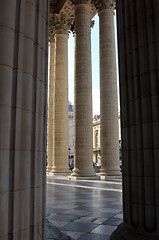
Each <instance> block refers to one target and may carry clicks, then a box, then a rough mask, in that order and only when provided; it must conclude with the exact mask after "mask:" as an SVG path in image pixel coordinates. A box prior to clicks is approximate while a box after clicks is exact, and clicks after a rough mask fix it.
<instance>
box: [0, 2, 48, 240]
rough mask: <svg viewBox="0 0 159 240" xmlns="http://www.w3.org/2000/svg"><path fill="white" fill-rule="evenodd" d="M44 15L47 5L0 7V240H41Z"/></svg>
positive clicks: (0, 4)
mask: <svg viewBox="0 0 159 240" xmlns="http://www.w3.org/2000/svg"><path fill="white" fill-rule="evenodd" d="M47 9H48V1H43V4H39V1H32V2H31V1H21V0H16V1H1V2H0V239H2V240H9V239H14V240H21V239H25V240H28V239H30V240H35V239H36V240H41V239H44V240H45V191H46V188H45V172H46V161H45V160H46V123H47V119H46V101H47V98H46V96H47V94H46V93H47V79H48V74H47V71H48V68H47V64H48V37H47V36H48V26H47V23H48V16H47V14H46V13H48V10H47ZM41 23H42V24H41Z"/></svg>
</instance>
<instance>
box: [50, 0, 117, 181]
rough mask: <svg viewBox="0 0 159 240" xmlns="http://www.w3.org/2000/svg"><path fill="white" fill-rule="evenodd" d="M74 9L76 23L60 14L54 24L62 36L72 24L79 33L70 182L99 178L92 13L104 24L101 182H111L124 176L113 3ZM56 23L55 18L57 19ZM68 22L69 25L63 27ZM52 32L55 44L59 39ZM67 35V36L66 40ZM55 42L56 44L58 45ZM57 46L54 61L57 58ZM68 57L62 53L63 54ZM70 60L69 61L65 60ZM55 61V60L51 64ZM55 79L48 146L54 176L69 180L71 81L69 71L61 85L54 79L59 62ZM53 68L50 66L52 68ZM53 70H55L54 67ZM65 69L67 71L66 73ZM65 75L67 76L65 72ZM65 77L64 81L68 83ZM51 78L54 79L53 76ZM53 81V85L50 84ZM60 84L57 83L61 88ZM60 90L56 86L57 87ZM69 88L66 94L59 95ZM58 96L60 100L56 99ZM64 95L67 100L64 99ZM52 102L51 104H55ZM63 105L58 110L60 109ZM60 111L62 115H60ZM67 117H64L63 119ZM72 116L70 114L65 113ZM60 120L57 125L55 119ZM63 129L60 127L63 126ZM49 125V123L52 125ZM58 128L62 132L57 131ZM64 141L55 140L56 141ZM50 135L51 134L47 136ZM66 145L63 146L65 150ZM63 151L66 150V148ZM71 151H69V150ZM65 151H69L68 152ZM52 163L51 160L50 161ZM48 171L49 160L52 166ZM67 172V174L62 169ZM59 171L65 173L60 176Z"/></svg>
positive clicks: (86, 2) (81, 2)
mask: <svg viewBox="0 0 159 240" xmlns="http://www.w3.org/2000/svg"><path fill="white" fill-rule="evenodd" d="M72 4H73V6H74V17H72V19H70V20H68V18H66V17H65V16H64V15H63V14H61V15H60V14H59V16H58V21H54V25H55V24H57V23H58V24H57V27H58V28H59V27H60V31H64V28H66V25H67V27H68V28H67V31H66V29H65V34H66V35H68V31H69V28H71V26H72V25H73V23H74V32H75V76H74V77H75V80H74V93H75V96H74V98H75V100H74V101H75V102H74V109H75V114H74V115H75V118H74V145H75V146H74V149H75V150H74V155H75V159H74V169H73V173H72V174H71V178H72V179H77V178H87V179H91V178H97V175H96V174H95V172H94V169H93V123H92V66H91V18H92V8H93V9H94V15H95V14H96V13H97V12H98V14H99V20H100V32H99V36H100V89H101V90H100V92H101V99H100V102H101V106H100V109H101V172H100V174H99V175H100V177H101V179H106V178H107V176H118V175H120V170H119V153H118V152H119V137H118V101H117V74H116V51H115V33H114V9H115V1H114V0H109V1H104V0H102V1H98V0H93V1H91V0H72ZM56 17H57V15H56ZM64 22H65V24H64ZM55 32H56V31H55V30H54V36H55V39H56V36H57V34H56V33H55ZM66 35H65V36H66ZM55 42H56V41H55ZM62 44H65V43H64V42H61V45H60V49H61V50H62V49H63V47H64V46H63V45H62ZM57 52H58V49H57V47H56V46H55V56H56V55H57V54H58V53H57ZM61 52H62V53H64V51H61ZM61 57H62V56H61ZM65 57H66V58H67V56H65ZM50 59H51V58H50ZM53 62H55V70H54V71H55V75H54V81H55V82H54V86H55V89H54V94H52V93H51V94H50V98H54V114H53V116H54V117H53V119H54V124H53V132H52V133H51V135H52V140H51V141H52V142H51V144H50V143H49V142H48V152H51V150H50V148H52V149H53V151H54V156H53V157H52V166H51V168H50V166H49V168H50V170H51V169H52V171H51V172H53V173H54V174H68V171H67V170H68V169H67V170H66V166H68V137H67V135H66V132H65V134H64V131H66V129H68V127H67V126H68V124H67V117H66V115H68V112H67V113H66V110H67V109H68V106H67V102H66V101H67V99H68V98H67V96H66V91H67V90H68V80H67V79H65V78H66V75H67V71H66V68H67V67H68V66H65V67H64V64H66V62H67V60H65V62H64V61H63V66H62V65H61V66H62V67H61V68H60V70H59V72H60V74H63V77H62V80H63V83H62V82H60V80H59V79H58V78H57V77H56V74H57V73H56V71H57V68H58V67H59V63H58V62H57V61H56V57H55V59H54V60H53ZM50 64H52V62H50ZM50 66H51V65H50ZM64 69H65V70H64ZM64 71H65V72H64ZM64 76H65V77H64ZM50 77H51V78H52V74H50ZM52 81H53V80H52V79H50V82H52ZM58 81H59V83H58ZM56 85H58V86H57V87H56ZM64 88H65V94H62V92H60V91H61V90H62V89H63V90H64ZM57 95H59V99H58V98H57ZM61 95H62V97H63V98H61V97H60V96H61ZM51 101H52V100H51ZM59 104H60V105H59ZM60 111H61V112H62V115H60ZM64 111H65V113H66V115H65V117H64V116H63V114H64ZM67 111H68V110H67ZM55 116H56V117H57V120H56V119H55ZM62 120H63V122H62V124H60V121H62ZM49 122H50V120H49ZM58 124H60V125H59V127H58ZM60 132H61V138H59V140H58V139H57V135H60ZM49 134H50V133H49ZM62 143H63V144H64V145H62ZM64 146H65V147H64ZM66 146H67V149H66ZM64 148H65V151H64ZM48 157H49V156H48ZM49 165H50V160H49ZM62 166H65V169H64V168H63V167H62ZM58 169H61V170H60V171H59V170H58Z"/></svg>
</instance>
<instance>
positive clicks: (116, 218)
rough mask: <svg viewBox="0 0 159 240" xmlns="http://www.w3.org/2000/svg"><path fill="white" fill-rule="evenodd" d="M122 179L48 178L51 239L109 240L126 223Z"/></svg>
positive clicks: (49, 232) (48, 217)
mask: <svg viewBox="0 0 159 240" xmlns="http://www.w3.org/2000/svg"><path fill="white" fill-rule="evenodd" d="M121 192H122V191H121V180H109V181H106V182H105V181H88V180H87V181H84V180H80V181H71V180H67V178H66V177H55V176H48V177H47V240H49V239H54V240H56V239H57V240H71V239H74V240H108V239H109V238H110V235H111V233H112V231H114V229H115V228H116V227H117V226H118V225H119V224H120V223H121V222H122V199H121Z"/></svg>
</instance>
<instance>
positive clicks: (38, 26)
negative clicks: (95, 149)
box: [0, 0, 159, 240]
mask: <svg viewBox="0 0 159 240" xmlns="http://www.w3.org/2000/svg"><path fill="white" fill-rule="evenodd" d="M100 3H103V4H104V5H103V6H101V5H100V4H99V1H97V2H94V1H93V4H94V5H95V6H96V8H97V10H98V12H99V17H100V24H101V23H102V21H103V19H107V22H105V20H104V25H101V26H100V29H101V30H100V38H101V45H100V51H101V55H100V61H101V62H100V64H101V65H100V66H101V85H102V90H101V91H103V93H102V94H103V95H102V98H103V100H102V98H101V110H102V109H107V111H109V107H108V102H109V101H108V100H109V95H108V93H107V88H106V86H105V84H109V86H110V89H111V91H112V93H114V92H115V91H116V90H115V87H113V86H112V85H111V84H113V83H112V82H115V80H113V79H114V76H115V70H114V67H113V66H112V65H111V63H113V62H114V55H113V54H114V47H113V46H114V43H113V41H114V40H112V41H111V43H110V42H109V44H110V45H109V46H110V49H109V48H107V44H108V40H109V39H110V36H109V35H111V34H112V33H110V32H109V28H108V24H110V25H111V24H112V22H113V21H112V14H113V12H112V9H110V5H109V4H111V6H112V7H113V3H114V1H110V0H105V1H104V0H103V1H100ZM73 4H75V9H76V18H77V19H78V21H79V23H81V26H82V23H83V22H84V23H85V24H86V25H85V26H83V28H84V29H85V31H86V33H87V39H86V40H85V41H86V44H87V46H89V47H87V49H86V51H87V56H86V55H85V53H84V55H83V56H84V59H81V56H80V51H79V48H80V47H82V44H83V42H82V40H81V41H80V38H81V36H80V34H81V33H82V32H83V29H80V27H81V26H75V28H76V30H77V33H75V35H76V34H77V35H76V36H75V37H76V38H77V39H76V55H78V54H79V55H78V56H76V61H77V60H78V62H76V77H75V79H76V80H75V81H76V84H77V85H78V84H79V89H76V99H77V98H78V95H79V97H81V98H82V97H83V96H84V97H85V104H86V105H85V106H83V100H82V99H81V102H80V104H81V105H79V106H78V104H79V103H76V106H75V109H76V134H77V135H78V137H79V139H80V140H82V136H80V132H79V128H80V126H81V131H83V129H84V130H85V132H86V134H87V129H86V128H87V127H88V130H89V129H90V126H88V125H89V122H91V119H90V118H91V117H92V116H91V117H90V115H91V114H90V113H91V107H92V106H91V93H90V89H91V80H90V79H91V73H90V72H89V73H88V72H87V70H86V66H85V65H84V64H83V65H82V64H81V61H83V63H85V64H86V63H87V64H88V66H89V69H91V66H90V40H89V39H90V36H89V31H88V29H89V28H88V16H89V12H88V10H89V9H90V4H91V6H92V3H91V2H90V1H89V0H88V1H86V0H83V1H82V0H75V1H73ZM81 9H82V10H83V11H82V13H81ZM86 9H87V12H86ZM158 13H159V1H158V0H151V1H150V0H140V1H138V0H118V1H117V19H118V21H117V22H118V42H119V69H120V71H119V73H120V96H121V97H120V98H121V120H122V124H121V128H122V143H123V147H122V150H123V157H122V158H123V216H124V219H123V223H122V224H121V225H119V227H118V228H117V229H116V230H115V231H114V232H113V234H112V236H111V240H130V239H131V240H141V239H144V240H152V239H153V240H158V239H159V181H158V179H159V107H158V106H159V28H158V23H159V14H158ZM48 15H49V1H47V0H45V1H42V0H14V1H10V0H5V1H3V0H0V74H1V78H0V84H1V86H0V216H1V217H0V239H3V240H22V239H23V240H28V239H29V240H45V239H46V237H45V213H46V210H45V191H46V177H45V170H46V136H47V124H46V123H47V116H46V115H47V114H46V112H47V90H48V86H47V79H48ZM75 20H76V19H75ZM71 21H72V19H71ZM64 22H65V21H64ZM69 24H70V21H68V22H67V23H66V25H67V26H68V25H69ZM71 24H72V23H71ZM57 26H59V24H57ZM60 26H62V25H60ZM111 27H113V26H111ZM68 29H69V28H68ZM102 29H103V30H102ZM104 32H105V34H104ZM106 33H107V34H106ZM56 34H57V35H56V36H55V43H54V42H53V44H52V47H53V48H54V46H55V52H53V53H52V58H53V59H54V60H55V64H54V66H55V68H53V70H52V71H54V73H53V76H55V78H54V79H53V80H52V82H50V85H51V84H53V85H52V90H51V91H52V94H53V98H54V101H53V102H50V106H49V108H50V107H51V108H52V110H53V109H55V111H54V110H53V112H55V114H53V115H52V113H51V111H50V116H51V118H52V119H53V122H54V124H53V125H52V126H51V125H50V126H49V128H53V129H54V128H55V127H56V124H57V127H58V128H59V127H62V122H61V121H59V122H57V118H56V117H57V116H58V114H59V115H61V114H62V116H63V117H65V116H66V115H67V114H66V111H65V110H63V112H61V111H62V106H66V103H65V102H64V100H65V101H66V100H67V92H66V89H67V86H66V85H67V76H65V83H63V88H62V89H59V87H58V83H59V82H57V83H56V84H55V82H54V81H57V79H58V81H62V80H63V77H61V76H62V74H63V73H65V74H66V73H67V69H66V68H67V60H66V59H65V58H66V57H67V49H66V48H67V37H66V35H67V34H66V33H59V32H56ZM112 37H113V38H114V36H113V35H112ZM102 39H103V40H102ZM79 41H80V43H79ZM103 41H104V42H105V43H107V44H106V46H104V43H103ZM77 43H78V46H77ZM60 44H62V49H63V51H62V52H60V51H59V45H60ZM106 49H108V53H109V54H111V55H110V58H109V57H108V56H105V55H106V51H107V50H106ZM53 51H54V50H53ZM81 51H82V50H81ZM54 54H55V56H56V57H55V58H54ZM61 58H62V59H65V60H66V62H65V63H64V62H63V61H62V59H61ZM109 59H111V63H109ZM54 60H53V61H54ZM58 61H59V62H60V63H59V64H60V65H59V66H58V67H57V62H58ZM102 61H105V64H106V65H105V67H106V68H108V69H107V71H106V72H105V69H103V63H102ZM107 64H108V65H107ZM61 65H62V66H63V67H61V69H63V71H64V72H62V71H61V70H59V69H60V66H61ZM80 68H81V71H80ZM79 71H80V72H79ZM81 74H84V79H86V78H87V81H86V82H85V81H84V79H83V80H80V82H79V79H80V78H81V76H80V75H81ZM105 74H107V77H106V79H107V81H106V80H105ZM50 76H51V75H50ZM110 76H111V78H112V82H111V83H110V78H109V77H110ZM61 78H62V79H61ZM61 84H62V82H61ZM77 85H76V86H77ZM76 86H75V88H76ZM86 86H87V88H86V89H85V87H86ZM60 87H61V86H60ZM50 89H51V87H50ZM84 89H85V92H83V93H82V90H84ZM108 89H109V87H108ZM64 94H66V95H65V97H64V96H63V95H64ZM85 95H86V96H85ZM104 96H105V97H104ZM63 97H64V100H63ZM104 98H107V99H108V100H107V101H106V102H105V101H104ZM56 101H59V102H58V104H61V101H62V104H61V108H59V112H58V111H56V109H57V108H56V107H55V106H54V104H55V102H56ZM112 101H113V102H114V103H115V102H116V100H115V99H114V98H113V100H112ZM110 104H111V103H110ZM67 108H68V106H67ZM112 109H113V111H115V110H114V109H115V108H113V106H112ZM86 110H87V112H88V113H89V114H88V118H86V119H85V121H83V122H82V120H81V119H80V114H82V113H84V111H86ZM102 111H105V110H102ZM110 114H112V115H111V116H114V118H115V115H113V113H110ZM101 116H103V120H102V122H103V123H102V124H103V131H106V130H105V122H106V120H109V118H108V116H107V114H106V113H105V112H103V113H102V112H101ZM66 121H67V119H66ZM51 122H52V121H51ZM109 122H110V121H108V123H109ZM113 122H115V121H113V120H112V124H113ZM110 129H112V126H110ZM114 131H116V130H115V128H114ZM54 132H55V130H54ZM64 134H66V132H65V131H64ZM53 136H54V139H53V140H54V141H56V139H57V140H58V137H60V136H59V135H58V134H57V133H56V132H55V135H54V134H53ZM50 138H51V139H52V136H49V139H50ZM90 138H91V133H90V132H88V136H87V141H88V142H87V146H88V147H87V149H85V148H84V149H83V152H82V154H83V155H82V162H80V161H79V160H78V156H79V152H77V162H76V163H75V164H76V165H75V166H76V168H75V170H74V172H73V174H75V175H76V176H77V177H86V175H87V177H93V176H94V173H93V170H92V167H91V166H90V163H89V161H90V160H89V157H90V148H91V144H92V143H91V142H89V141H90ZM102 139H103V140H102V141H103V142H104V141H107V140H106V139H107V137H106V136H104V135H103V137H102ZM53 140H52V141H53ZM77 141H78V139H77ZM82 141H83V140H82ZM62 144H63V146H66V143H64V142H63V141H62ZM76 144H77V145H76V146H77V147H78V146H80V142H77V143H76ZM78 144H79V145H78ZM50 145H52V143H50ZM76 146H75V148H76ZM54 148H55V151H56V146H55V147H54ZM76 151H79V149H76ZM114 151H115V150H114ZM52 154H53V152H52ZM61 154H64V152H62V153H61ZM65 154H66V153H65ZM84 154H85V155H84ZM105 154H108V153H106V152H105V151H104V150H103V155H105ZM85 156H86V158H88V162H87V159H85V161H86V162H87V164H86V166H87V173H85V172H84V168H83V161H84V157H85ZM54 157H55V156H54ZM110 158H111V155H110ZM110 158H107V160H104V159H103V166H102V172H101V174H103V176H104V175H107V174H109V173H108V171H109V172H112V173H113V172H118V169H117V168H116V167H115V164H112V163H111V164H110V162H109V161H108V159H110ZM59 159H60V156H59ZM60 161H61V160H59V162H60ZM64 161H65V160H64ZM104 161H105V162H104ZM48 162H49V164H48V170H49V169H51V170H53V171H54V174H56V173H57V174H58V173H59V172H60V171H61V169H60V168H61V166H62V171H63V172H64V173H67V167H66V166H67V164H66V163H64V162H63V163H62V164H60V166H59V165H58V163H57V162H56V159H53V160H52V159H49V161H48ZM56 170H57V171H56Z"/></svg>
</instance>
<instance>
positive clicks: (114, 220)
mask: <svg viewBox="0 0 159 240" xmlns="http://www.w3.org/2000/svg"><path fill="white" fill-rule="evenodd" d="M122 221H123V220H122V219H121V218H116V217H112V218H110V219H107V220H106V221H105V222H103V223H102V225H109V226H118V225H119V224H120V223H122Z"/></svg>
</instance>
